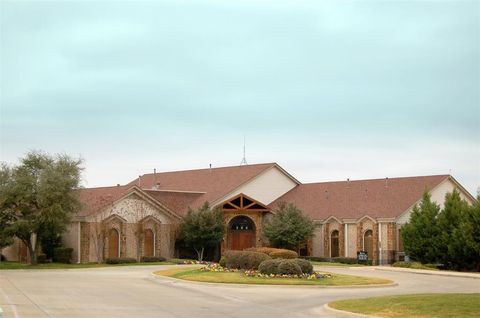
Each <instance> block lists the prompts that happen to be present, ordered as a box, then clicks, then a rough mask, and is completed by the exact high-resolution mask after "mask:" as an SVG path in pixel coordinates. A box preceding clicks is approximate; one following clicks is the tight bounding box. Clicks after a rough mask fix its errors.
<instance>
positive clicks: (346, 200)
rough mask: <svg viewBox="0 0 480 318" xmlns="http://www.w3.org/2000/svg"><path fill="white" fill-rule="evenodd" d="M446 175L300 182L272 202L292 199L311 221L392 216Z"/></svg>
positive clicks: (276, 202)
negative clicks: (331, 218) (333, 218)
mask: <svg viewBox="0 0 480 318" xmlns="http://www.w3.org/2000/svg"><path fill="white" fill-rule="evenodd" d="M447 178H449V176H448V175H438V176H424V177H405V178H389V179H388V180H387V179H373V180H356V181H338V182H322V183H309V184H301V185H299V186H297V187H295V188H293V189H292V190H290V191H289V192H287V193H286V194H284V195H283V196H281V197H280V198H278V199H277V200H275V201H274V202H272V203H271V204H270V207H272V208H274V207H276V206H277V205H278V204H279V203H280V202H292V203H294V204H295V205H296V206H298V207H299V208H300V209H301V210H303V211H304V212H305V213H306V214H308V215H309V216H310V217H311V218H313V219H314V220H325V219H326V218H328V217H329V216H332V215H333V216H335V217H338V218H352V219H358V218H360V217H362V216H364V215H369V216H371V217H374V218H376V217H380V218H394V217H397V216H399V215H400V214H402V213H403V212H405V211H406V210H407V209H408V208H409V207H411V206H412V205H413V204H415V202H417V201H418V200H419V199H421V197H422V194H423V192H424V191H425V189H427V190H431V189H433V188H434V187H435V186H437V185H438V184H440V183H441V182H442V181H444V180H445V179H447Z"/></svg>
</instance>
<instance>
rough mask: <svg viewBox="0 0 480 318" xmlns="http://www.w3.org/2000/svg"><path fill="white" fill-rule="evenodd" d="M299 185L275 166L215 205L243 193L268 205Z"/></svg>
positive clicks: (225, 196)
mask: <svg viewBox="0 0 480 318" xmlns="http://www.w3.org/2000/svg"><path fill="white" fill-rule="evenodd" d="M297 185H298V181H296V180H295V179H293V178H292V177H291V176H290V175H288V174H286V173H285V172H284V171H283V169H281V168H280V167H279V166H277V165H275V166H272V167H271V168H270V169H268V170H266V171H264V172H263V173H261V174H259V175H257V176H256V177H255V178H253V179H251V180H249V181H247V182H245V183H244V184H242V185H240V186H239V187H237V188H236V189H234V190H233V191H231V192H230V193H228V194H226V195H224V196H223V197H221V198H219V199H218V200H215V202H214V203H213V204H214V205H216V204H218V203H220V202H224V201H227V200H229V199H231V198H233V197H235V196H237V195H239V194H241V193H243V194H245V195H247V196H249V197H252V198H255V199H256V200H258V201H260V202H261V203H263V204H266V205H268V204H270V203H271V202H273V201H274V200H276V199H277V198H279V197H280V196H282V195H283V194H285V193H287V192H288V191H290V190H291V189H293V188H294V187H295V186H297Z"/></svg>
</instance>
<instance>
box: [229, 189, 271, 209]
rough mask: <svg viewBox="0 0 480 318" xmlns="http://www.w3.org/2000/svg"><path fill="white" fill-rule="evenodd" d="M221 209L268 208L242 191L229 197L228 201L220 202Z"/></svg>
mask: <svg viewBox="0 0 480 318" xmlns="http://www.w3.org/2000/svg"><path fill="white" fill-rule="evenodd" d="M221 206H222V209H223V210H225V211H237V210H245V211H257V212H258V211H261V212H269V211H270V209H269V208H268V207H267V206H266V205H263V204H262V203H260V202H258V201H256V200H254V199H252V198H250V197H248V196H246V195H244V194H243V193H241V194H239V195H237V196H236V197H233V198H231V199H230V200H229V201H226V202H223V203H222V204H221Z"/></svg>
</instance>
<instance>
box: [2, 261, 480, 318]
mask: <svg viewBox="0 0 480 318" xmlns="http://www.w3.org/2000/svg"><path fill="white" fill-rule="evenodd" d="M168 267H171V266H141V267H140V266H132V267H114V268H112V267H108V268H97V269H71V270H9V271H0V307H2V308H3V310H4V311H5V317H7V318H10V317H11V318H18V317H22V318H28V317H72V318H73V317H162V318H163V317H164V318H170V317H188V318H192V317H209V318H214V317H248V318H255V317H276V318H280V317H312V316H314V315H317V316H322V317H333V316H332V314H331V313H329V312H325V311H324V309H323V308H322V307H323V305H324V304H325V303H327V302H329V301H331V300H334V299H344V298H358V297H368V296H378V295H387V294H405V293H425V292H468V293H470V292H477V293H478V292H480V279H473V278H464V277H446V276H437V275H420V274H413V273H404V272H389V271H379V270H374V269H373V268H352V269H349V268H328V271H332V272H338V273H345V274H352V275H363V276H375V277H382V278H387V279H391V280H394V281H395V282H397V283H398V286H394V287H381V288H318V287H274V286H237V285H234V286H228V285H227V286H226V285H210V284H199V283H189V282H182V281H172V280H170V279H162V278H154V277H152V275H151V273H152V272H153V271H155V270H158V269H163V268H168ZM322 269H323V270H325V268H322Z"/></svg>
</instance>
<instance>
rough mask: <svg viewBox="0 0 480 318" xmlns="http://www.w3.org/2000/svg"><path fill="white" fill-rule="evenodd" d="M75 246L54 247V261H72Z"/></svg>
mask: <svg viewBox="0 0 480 318" xmlns="http://www.w3.org/2000/svg"><path fill="white" fill-rule="evenodd" d="M72 252H73V248H70V247H56V248H54V249H53V261H54V262H56V263H66V264H68V263H70V261H71V259H72Z"/></svg>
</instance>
